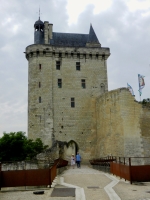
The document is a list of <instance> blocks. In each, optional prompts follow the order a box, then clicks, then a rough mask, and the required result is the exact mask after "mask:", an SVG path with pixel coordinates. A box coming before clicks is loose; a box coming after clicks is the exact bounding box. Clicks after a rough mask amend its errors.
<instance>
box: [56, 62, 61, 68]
mask: <svg viewBox="0 0 150 200" xmlns="http://www.w3.org/2000/svg"><path fill="white" fill-rule="evenodd" d="M56 69H57V70H60V61H56Z"/></svg>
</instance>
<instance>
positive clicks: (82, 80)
mask: <svg viewBox="0 0 150 200" xmlns="http://www.w3.org/2000/svg"><path fill="white" fill-rule="evenodd" d="M81 87H82V88H86V83H85V79H81Z"/></svg>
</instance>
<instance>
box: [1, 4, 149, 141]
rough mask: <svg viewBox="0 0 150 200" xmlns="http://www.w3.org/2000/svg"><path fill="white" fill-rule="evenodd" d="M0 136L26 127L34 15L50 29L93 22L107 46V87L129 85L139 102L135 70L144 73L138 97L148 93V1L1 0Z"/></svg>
mask: <svg viewBox="0 0 150 200" xmlns="http://www.w3.org/2000/svg"><path fill="white" fill-rule="evenodd" d="M0 2H1V6H0V26H1V27H0V83H1V84H0V137H1V136H2V135H3V132H4V131H5V132H11V131H12V132H15V131H24V132H27V92H28V88H27V86H28V62H27V60H26V59H25V57H24V53H23V52H24V51H25V48H26V46H28V45H30V44H33V42H34V37H33V36H34V28H33V25H34V23H35V21H36V20H37V19H38V10H39V5H40V9H41V20H42V21H49V22H50V23H53V31H55V32H69V33H88V32H89V28H90V23H92V25H93V28H94V30H95V32H96V35H97V37H98V39H99V41H100V43H101V45H102V47H109V48H110V52H111V56H110V57H109V58H108V62H107V69H108V85H109V90H113V89H117V88H120V87H126V86H127V82H128V83H129V84H130V85H131V86H132V88H133V90H134V93H135V98H136V100H138V101H139V93H138V74H142V75H144V76H145V88H144V89H143V91H142V99H143V98H150V0H105V1H104V0H44V1H43V0H32V1H31V0H22V1H20V0H9V1H6V0H1V1H0Z"/></svg>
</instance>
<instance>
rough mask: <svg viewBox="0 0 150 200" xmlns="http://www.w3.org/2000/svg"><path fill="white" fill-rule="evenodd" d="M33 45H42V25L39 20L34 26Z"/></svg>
mask: <svg viewBox="0 0 150 200" xmlns="http://www.w3.org/2000/svg"><path fill="white" fill-rule="evenodd" d="M34 30H35V31H34V44H44V23H43V22H42V21H41V20H40V17H39V20H38V21H36V22H35V24H34Z"/></svg>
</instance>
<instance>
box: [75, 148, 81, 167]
mask: <svg viewBox="0 0 150 200" xmlns="http://www.w3.org/2000/svg"><path fill="white" fill-rule="evenodd" d="M76 163H77V168H80V163H81V156H80V154H79V152H77V155H76Z"/></svg>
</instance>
